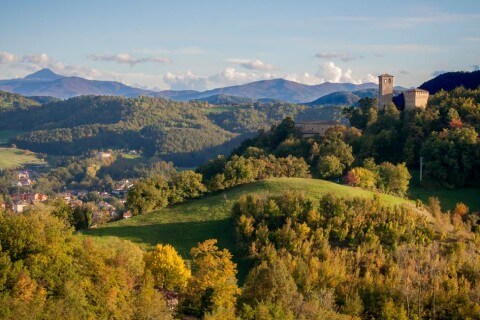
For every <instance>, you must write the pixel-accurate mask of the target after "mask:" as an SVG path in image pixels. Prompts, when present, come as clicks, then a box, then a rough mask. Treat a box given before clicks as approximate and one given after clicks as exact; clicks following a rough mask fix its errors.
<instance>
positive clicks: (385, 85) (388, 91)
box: [378, 73, 393, 108]
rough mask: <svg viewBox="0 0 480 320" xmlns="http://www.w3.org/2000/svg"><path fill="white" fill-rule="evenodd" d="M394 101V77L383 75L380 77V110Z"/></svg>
mask: <svg viewBox="0 0 480 320" xmlns="http://www.w3.org/2000/svg"><path fill="white" fill-rule="evenodd" d="M392 100H393V76H391V75H389V74H386V73H385V74H382V75H381V76H378V108H383V107H385V106H387V105H389V104H390V103H392Z"/></svg>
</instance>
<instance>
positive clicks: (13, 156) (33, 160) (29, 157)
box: [0, 148, 44, 169]
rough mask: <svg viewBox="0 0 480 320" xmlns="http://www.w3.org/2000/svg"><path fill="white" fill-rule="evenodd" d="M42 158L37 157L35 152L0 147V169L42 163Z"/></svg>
mask: <svg viewBox="0 0 480 320" xmlns="http://www.w3.org/2000/svg"><path fill="white" fill-rule="evenodd" d="M42 163H44V162H43V160H41V159H39V158H37V156H36V155H35V153H33V152H30V151H27V150H21V149H15V148H0V169H10V168H17V167H21V166H23V165H25V164H42Z"/></svg>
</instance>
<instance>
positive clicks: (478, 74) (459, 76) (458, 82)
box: [419, 71, 480, 94]
mask: <svg viewBox="0 0 480 320" xmlns="http://www.w3.org/2000/svg"><path fill="white" fill-rule="evenodd" d="M460 86H463V87H465V88H466V89H477V88H478V87H479V86H480V71H473V72H465V71H459V72H446V73H443V74H441V75H439V76H437V77H435V78H433V79H431V80H429V81H427V82H425V83H423V84H422V85H421V86H420V87H419V88H420V89H423V90H427V91H428V92H430V94H435V93H437V92H438V91H440V90H445V91H451V90H453V89H455V88H457V87H460Z"/></svg>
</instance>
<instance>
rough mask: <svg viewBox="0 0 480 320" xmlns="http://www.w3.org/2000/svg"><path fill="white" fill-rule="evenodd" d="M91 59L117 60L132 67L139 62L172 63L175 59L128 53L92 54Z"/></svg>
mask: <svg viewBox="0 0 480 320" xmlns="http://www.w3.org/2000/svg"><path fill="white" fill-rule="evenodd" d="M88 57H89V58H90V59H92V60H95V61H107V62H116V63H120V64H128V65H130V66H131V67H133V66H134V65H136V64H138V63H147V62H154V63H162V64H165V63H172V62H173V61H172V60H171V59H169V58H165V57H148V58H135V57H133V56H132V55H130V54H128V53H118V54H91V55H89V56H88Z"/></svg>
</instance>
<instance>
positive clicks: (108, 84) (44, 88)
mask: <svg viewBox="0 0 480 320" xmlns="http://www.w3.org/2000/svg"><path fill="white" fill-rule="evenodd" d="M0 90H4V91H8V92H13V93H19V94H21V95H24V96H51V97H55V98H60V99H66V98H70V97H74V96H80V95H89V94H92V95H114V96H120V95H122V96H127V97H136V96H139V95H150V94H151V93H154V92H153V91H148V90H142V89H138V88H134V87H129V86H127V85H125V84H123V83H120V82H116V81H95V80H87V79H84V78H80V77H64V76H62V75H59V74H56V73H54V72H53V71H51V70H50V69H42V70H40V71H37V72H35V73H32V74H30V75H28V76H26V77H25V78H19V79H11V80H1V81H0Z"/></svg>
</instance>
